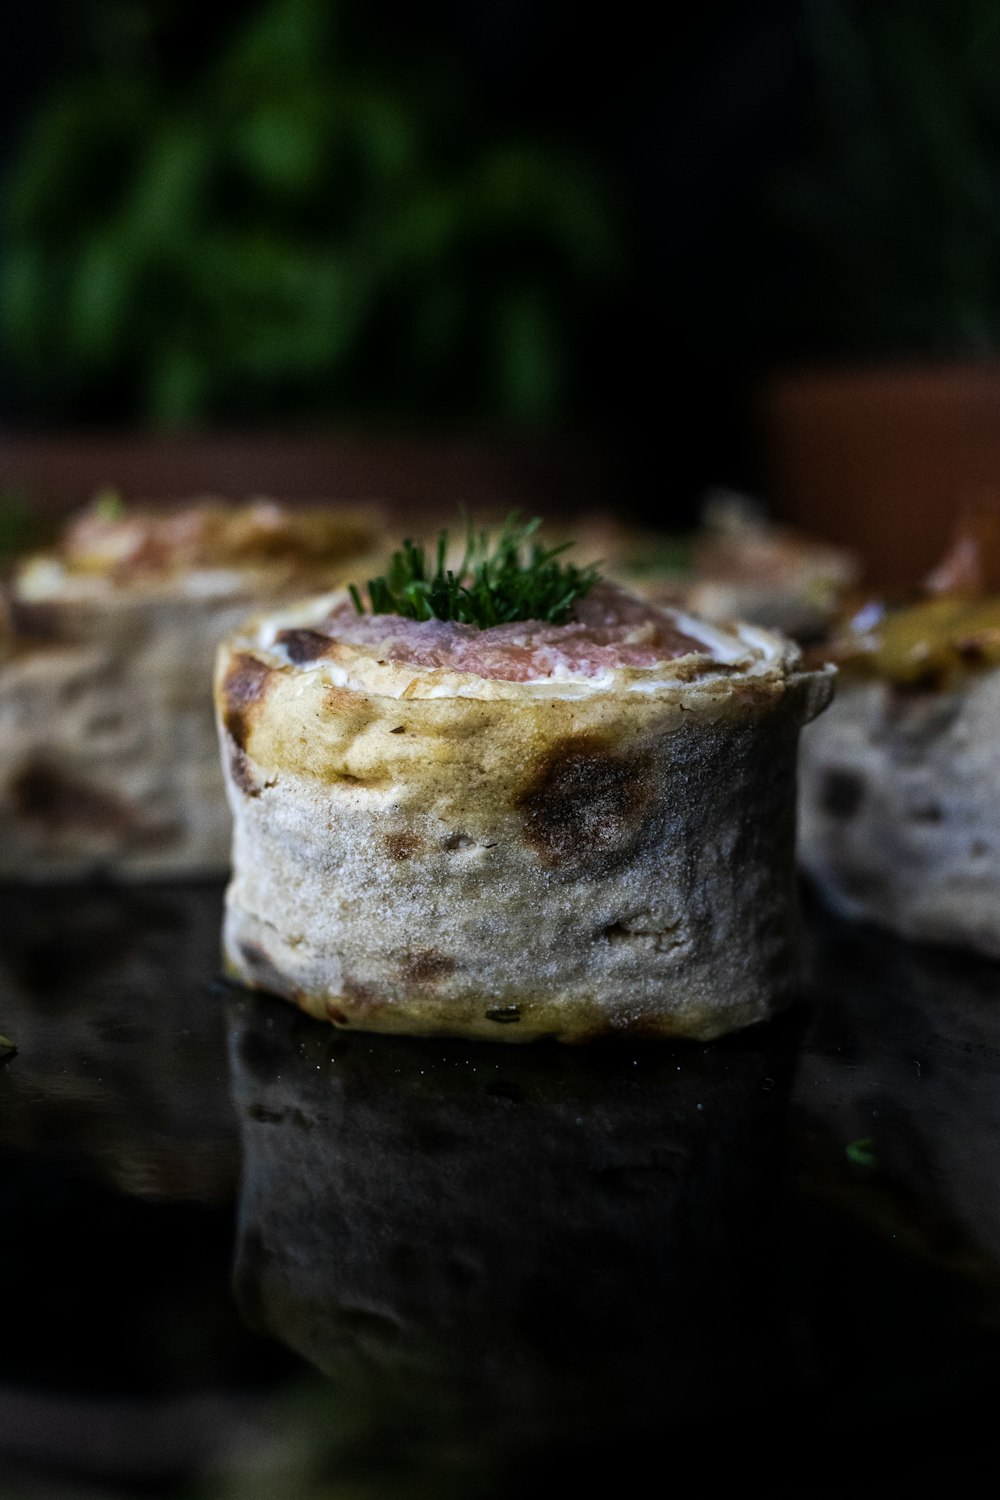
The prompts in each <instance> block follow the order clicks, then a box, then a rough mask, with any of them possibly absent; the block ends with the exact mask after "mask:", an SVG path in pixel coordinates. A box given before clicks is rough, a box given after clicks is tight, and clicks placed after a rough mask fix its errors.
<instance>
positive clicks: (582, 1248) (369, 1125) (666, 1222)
mask: <svg viewBox="0 0 1000 1500" xmlns="http://www.w3.org/2000/svg"><path fill="white" fill-rule="evenodd" d="M788 1041H789V1036H788V1030H787V1027H786V1026H782V1027H777V1028H770V1029H768V1030H767V1031H764V1032H761V1031H756V1032H750V1033H747V1034H746V1035H745V1036H744V1037H742V1038H739V1039H736V1040H734V1041H731V1042H729V1043H727V1044H724V1045H719V1046H717V1047H715V1048H712V1049H704V1050H703V1049H700V1048H699V1049H695V1048H692V1047H686V1046H684V1045H677V1046H675V1047H671V1048H667V1047H663V1048H659V1049H655V1050H652V1049H645V1050H644V1049H639V1050H633V1049H630V1050H628V1051H619V1050H616V1049H611V1050H607V1049H604V1048H598V1049H595V1050H593V1051H590V1050H588V1051H587V1052H585V1053H583V1054H581V1053H580V1052H578V1051H576V1050H575V1049H574V1050H573V1051H569V1052H564V1051H562V1050H561V1049H558V1050H553V1049H549V1048H544V1049H541V1050H535V1049H521V1048H516V1049H511V1048H497V1047H490V1046H485V1045H483V1044H478V1045H476V1046H475V1047H473V1048H469V1047H467V1046H463V1045H460V1044H457V1043H441V1042H437V1043H431V1042H428V1041H421V1040H410V1041H401V1040H395V1039H389V1038H380V1037H374V1038H371V1037H358V1038H351V1039H350V1040H347V1041H345V1040H344V1039H342V1038H336V1039H333V1038H331V1036H330V1034H329V1033H328V1032H326V1031H323V1030H321V1029H319V1028H317V1027H315V1026H314V1025H313V1024H312V1023H310V1022H307V1021H305V1020H303V1019H302V1018H300V1017H297V1016H296V1014H295V1012H294V1011H291V1010H286V1009H284V1008H282V1007H280V1006H277V1005H275V1004H273V1003H272V1002H270V1001H262V1000H255V1001H249V1000H248V1001H246V1002H242V1003H241V1004H240V1005H239V1007H238V1008H237V1009H236V1011H235V1013H234V1019H233V1023H232V1034H231V1061H232V1069H233V1086H234V1093H235V1099H236V1103H237V1107H238V1110H239V1114H240V1119H241V1128H242V1135H243V1145H244V1177H243V1185H242V1192H241V1201H240V1216H239V1249H238V1256H237V1267H236V1278H235V1280H236V1289H237V1295H238V1298H239V1300H240V1303H241V1305H242V1307H243V1308H244V1311H245V1313H246V1314H247V1316H248V1317H249V1318H250V1319H251V1321H252V1322H253V1323H254V1324H255V1325H257V1326H259V1327H261V1328H263V1329H266V1330H267V1331H269V1332H271V1333H273V1334H275V1335H277V1336H278V1337H279V1338H281V1339H282V1340H284V1341H285V1342H286V1343H287V1344H289V1345H290V1346H291V1347H293V1348H294V1349H296V1350H297V1351H298V1352H299V1353H301V1354H303V1355H304V1356H305V1357H306V1358H308V1359H309V1360H311V1361H312V1362H313V1363H314V1364H316V1365H317V1366H319V1368H320V1369H321V1370H323V1371H324V1372H325V1373H326V1374H327V1375H329V1376H330V1377H332V1378H334V1379H336V1380H338V1381H340V1382H342V1383H343V1384H344V1386H345V1387H346V1388H348V1389H350V1390H352V1391H353V1392H355V1393H356V1394H358V1393H360V1392H367V1393H368V1394H369V1397H370V1399H371V1400H372V1402H373V1403H374V1404H375V1405H376V1406H377V1408H378V1409H379V1411H380V1412H381V1413H382V1414H383V1417H384V1420H385V1421H386V1422H387V1423H389V1424H390V1425H391V1424H393V1423H394V1422H398V1423H399V1424H402V1425H404V1426H405V1424H406V1423H407V1421H408V1420H413V1421H414V1422H415V1423H416V1425H417V1428H418V1429H420V1428H421V1427H422V1424H424V1423H432V1424H434V1425H435V1427H437V1428H439V1427H440V1424H441V1423H445V1424H447V1425H449V1426H450V1425H452V1424H454V1426H455V1428H456V1429H459V1428H460V1429H461V1431H462V1432H463V1433H465V1435H466V1436H467V1437H469V1440H470V1441H472V1440H476V1439H478V1440H483V1439H484V1435H485V1437H486V1438H488V1436H489V1434H490V1433H494V1434H495V1435H499V1434H500V1431H501V1429H503V1430H504V1431H506V1432H507V1434H508V1435H511V1434H517V1435H518V1436H519V1437H521V1438H527V1437H531V1436H535V1435H540V1434H543V1433H546V1432H548V1433H549V1434H550V1435H551V1434H552V1433H553V1432H558V1431H561V1430H566V1429H568V1427H570V1426H573V1427H574V1428H575V1430H580V1429H579V1424H580V1423H581V1422H582V1421H586V1422H587V1423H596V1424H597V1426H598V1427H602V1426H610V1427H611V1429H612V1430H619V1429H621V1428H622V1427H623V1426H627V1425H629V1424H632V1423H636V1424H641V1423H643V1422H645V1423H647V1424H648V1423H649V1422H650V1421H651V1420H652V1421H659V1420H661V1419H662V1412H663V1410H665V1409H669V1411H670V1413H671V1419H672V1420H674V1419H678V1418H682V1417H683V1414H684V1413H685V1412H687V1411H690V1412H692V1413H698V1414H700V1415H701V1416H703V1415H704V1412H705V1411H706V1410H708V1409H709V1407H710V1406H712V1409H715V1404H716V1403H718V1401H719V1400H721V1399H724V1398H725V1395H726V1393H727V1391H728V1392H732V1391H735V1390H736V1389H737V1388H738V1387H740V1386H741V1385H743V1384H745V1381H746V1370H745V1368H744V1367H743V1360H744V1359H745V1358H748V1357H752V1356H751V1355H749V1350H750V1348H751V1346H752V1345H753V1344H754V1343H755V1341H757V1340H759V1339H762V1338H763V1337H765V1334H764V1324H765V1323H766V1321H767V1319H768V1316H769V1308H768V1291H767V1288H768V1282H769V1277H770V1272H771V1266H772V1263H773V1243H772V1241H773V1236H774V1233H775V1229H774V1209H775V1205H776V1197H777V1190H778V1186H779V1184H780V1180H781V1173H782V1152H781V1144H780V1143H781V1137H782V1133H783V1119H784V1087H783V1085H784V1079H785V1074H786V1071H787V1068H786V1060H787V1051H788ZM744 1339H745V1340H746V1347H745V1346H744ZM742 1399H743V1402H744V1407H745V1402H746V1396H745V1395H744V1396H743V1398H742ZM658 1414H659V1415H658Z"/></svg>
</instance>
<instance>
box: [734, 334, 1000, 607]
mask: <svg viewBox="0 0 1000 1500" xmlns="http://www.w3.org/2000/svg"><path fill="white" fill-rule="evenodd" d="M757 420H758V432H759V435H760V439H761V443H762V458H763V467H764V474H765V480H766V482H767V484H768V486H769V491H768V493H769V495H770V496H771V498H772V500H773V503H774V508H775V511H776V513H777V514H778V515H779V516H780V517H781V518H783V519H784V520H787V521H791V522H794V523H795V524H796V525H798V526H802V527H804V528H808V530H810V531H812V532H816V533H818V534H820V535H822V536H825V537H828V538H829V540H830V541H833V542H841V543H844V544H845V545H847V546H850V547H853V548H854V549H855V550H856V551H857V552H859V553H860V555H861V557H862V559H863V560H864V563H865V564H866V567H867V573H866V578H867V580H868V581H869V582H872V583H875V584H878V585H884V586H900V585H902V586H906V585H910V584H913V583H915V582H917V581H918V580H919V579H920V578H921V577H923V575H924V574H925V573H927V572H928V570H929V569H930V568H932V567H933V566H934V564H935V563H936V562H937V561H938V559H939V558H940V556H941V554H942V553H943V551H944V549H945V548H946V546H947V544H948V541H949V539H950V536H951V534H952V531H953V528H954V526H955V521H956V518H957V515H958V513H959V512H960V510H961V509H962V507H963V505H964V504H965V503H967V502H968V501H969V500H970V499H972V498H974V497H975V496H976V495H977V494H981V493H982V491H983V490H984V489H993V490H1000V363H992V362H990V363H975V364H973V363H968V364H936V365H931V364H927V365H900V366H885V367H879V366H875V367H872V368H868V369H845V370H815V371H802V372H798V373H794V374H791V373H786V374H782V375H780V376H777V377H775V378H773V379H771V380H770V381H768V382H767V383H766V385H765V386H764V388H763V389H762V390H761V392H760V396H759V400H758V403H757Z"/></svg>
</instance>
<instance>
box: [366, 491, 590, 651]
mask: <svg viewBox="0 0 1000 1500" xmlns="http://www.w3.org/2000/svg"><path fill="white" fill-rule="evenodd" d="M540 525H541V521H540V520H538V519H537V518H536V519H535V520H533V521H527V522H522V521H521V519H520V517H519V516H517V515H512V516H509V517H508V518H507V521H506V522H505V524H504V527H503V530H502V531H501V533H500V536H499V537H498V539H497V541H496V542H495V544H493V545H491V544H490V539H489V537H488V535H487V534H486V532H479V533H478V534H476V533H475V532H474V531H473V530H472V527H471V526H470V527H469V530H468V534H467V537H466V543H465V555H464V557H463V558H462V561H461V563H460V565H459V566H458V567H457V568H455V569H452V568H449V567H448V566H447V556H448V533H447V531H442V532H441V533H440V535H439V536H438V540H437V547H436V549H435V553H434V556H433V558H432V561H430V562H429V561H428V557H427V552H426V549H425V548H424V546H423V544H422V543H420V542H413V541H410V540H409V539H407V540H406V541H405V542H404V543H403V545H402V547H401V548H400V549H399V551H398V552H394V553H393V555H392V561H391V562H390V564H389V567H388V568H387V570H386V572H385V573H384V574H383V575H382V576H381V577H380V578H370V579H369V580H368V608H370V611H371V613H372V614H374V615H405V616H406V618H407V619H409V620H455V621H457V622H459V623H460V624H463V625H478V627H479V628H480V630H485V629H486V628H487V626H490V625H508V624H510V623H511V622H512V621H514V620H544V621H546V622H548V623H549V624H552V625H558V624H561V622H562V621H563V620H565V619H566V617H567V615H568V614H569V612H570V610H571V609H572V608H573V605H574V604H575V603H576V602H577V600H578V599H582V598H583V596H584V594H586V593H588V592H589V591H590V589H592V588H593V587H594V584H595V583H597V581H598V578H599V576H600V575H599V573H598V570H597V568H596V566H594V565H591V566H589V567H586V568H578V567H577V566H576V565H575V564H574V563H568V562H564V561H563V560H562V554H563V553H564V552H565V551H566V550H567V548H569V547H571V546H572V545H573V543H572V542H563V543H562V544H561V545H560V546H558V547H543V546H542V544H541V543H540V542H539V541H537V540H535V533H536V532H537V531H538V528H539V526H540ZM350 593H351V598H352V599H353V600H354V607H355V609H356V610H357V611H358V614H365V613H366V612H367V610H366V606H365V602H364V600H363V598H362V596H361V592H360V590H359V589H358V588H356V587H355V585H354V584H351V585H350Z"/></svg>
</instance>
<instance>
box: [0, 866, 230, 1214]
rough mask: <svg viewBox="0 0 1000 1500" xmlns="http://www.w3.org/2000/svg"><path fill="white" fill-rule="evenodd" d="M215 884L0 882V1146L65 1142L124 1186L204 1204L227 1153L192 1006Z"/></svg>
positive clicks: (202, 1021)
mask: <svg viewBox="0 0 1000 1500" xmlns="http://www.w3.org/2000/svg"><path fill="white" fill-rule="evenodd" d="M221 906H222V892H221V888H220V887H217V886H193V887H189V888H179V887H166V886H164V887H156V888H154V889H147V890H141V889H138V888H134V887H133V888H130V889H127V890H112V889H102V888H100V887H88V888H87V889H86V890H83V889H71V888H66V887H64V888H58V887H53V888H48V889H45V890H38V889H34V890H20V891H19V890H16V889H14V888H8V889H6V890H5V891H4V893H3V900H2V902H0V1033H4V1034H5V1035H8V1036H10V1037H11V1038H12V1039H13V1040H14V1041H15V1042H16V1043H17V1046H18V1049H19V1050H18V1055H17V1058H16V1059H15V1061H14V1062H13V1063H12V1064H11V1065H10V1066H8V1067H7V1068H6V1069H5V1077H4V1088H5V1094H6V1096H7V1106H6V1107H5V1108H4V1109H3V1110H2V1111H0V1146H4V1147H15V1148H17V1149H19V1150H23V1151H35V1150H40V1149H42V1148H43V1147H44V1148H47V1149H49V1150H51V1149H52V1148H53V1146H54V1143H57V1142H64V1143H65V1145H66V1149H68V1150H70V1151H71V1152H72V1153H73V1154H74V1156H75V1155H79V1156H80V1157H82V1158H89V1159H90V1162H91V1164H92V1165H93V1166H94V1167H95V1168H96V1169H97V1171H98V1172H99V1173H100V1174H101V1175H102V1176H103V1175H105V1174H106V1175H107V1176H109V1177H110V1178H111V1179H112V1181H113V1182H114V1183H115V1184H116V1186H117V1187H118V1188H119V1189H120V1190H121V1191H123V1192H125V1193H128V1194H129V1195H136V1196H140V1197H148V1198H174V1199H177V1198H183V1199H198V1200H201V1201H218V1200H220V1199H224V1198H226V1197H227V1196H228V1195H229V1194H230V1193H231V1192H232V1190H233V1186H234V1182H235V1177H236V1170H237V1163H236V1150H237V1148H236V1140H235V1131H234V1129H233V1125H232V1115H231V1110H230V1108H229V1105H228V1101H227V1100H226V1098H225V1093H224V1090H223V1089H221V1088H220V1085H219V1056H220V1052H221V1049H222V1046H223V1042H222V1037H221V1034H220V1033H221V1022H220V1021H218V1020H217V1021H216V1022H215V1023H214V1024H212V1020H211V1016H210V1015H209V1016H206V1004H207V997H206V985H207V984H208V982H209V980H210V979H211V976H212V974H213V972H214V971H215V969H216V967H217V964H218V927H219V920H220V914H221Z"/></svg>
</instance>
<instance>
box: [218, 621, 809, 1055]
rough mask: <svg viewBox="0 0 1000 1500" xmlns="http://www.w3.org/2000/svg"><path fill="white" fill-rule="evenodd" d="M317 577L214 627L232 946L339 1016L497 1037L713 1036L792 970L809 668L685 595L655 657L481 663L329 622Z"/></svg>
mask: <svg viewBox="0 0 1000 1500" xmlns="http://www.w3.org/2000/svg"><path fill="white" fill-rule="evenodd" d="M331 602H333V603H335V602H336V596H330V597H327V598H325V599H320V600H316V601H313V602H312V603H311V604H309V605H307V606H303V607H302V608H300V609H299V610H297V611H294V612H291V613H287V614H285V615H277V616H275V615H272V616H270V617H269V618H266V619H262V620H260V621H258V622H256V623H255V624H254V625H252V626H251V627H248V629H247V630H246V631H244V632H242V633H238V634H237V635H235V636H233V637H230V639H229V640H228V641H227V642H226V643H225V644H224V645H223V647H222V648H221V650H220V653H219V657H218V662H217V672H216V707H217V713H218V721H219V732H220V739H221V744H222V750H223V759H224V763H225V767H226V777H227V786H228V794H229V798H230V805H231V807H232V810H233V814H234V818H235V833H234V846H233V871H234V873H233V879H232V883H231V885H230V887H229V892H228V897H227V915H226V922H225V936H224V946H225V957H226V963H227V965H228V968H229V970H230V972H231V974H233V975H234V976H235V977H237V978H239V979H240V980H242V981H243V982H244V983H246V984H248V985H250V986H252V987H255V988H259V989H265V990H270V991H272V992H275V993H277V994H280V995H283V996H285V997H286V998H287V999H289V1000H292V1001H293V1002H294V1003H295V1004H297V1005H299V1006H301V1007H302V1008H303V1009H304V1010H306V1011H308V1012H309V1013H310V1014H312V1015H314V1016H317V1017H320V1018H325V1019H328V1020H330V1021H332V1022H333V1023H334V1024H335V1025H337V1026H345V1027H356V1028H361V1029H367V1030H373V1031H400V1032H443V1033H451V1034H459V1035H465V1036H481V1037H493V1038H501V1039H504V1040H527V1039H529V1038H532V1037H537V1036H543V1035H545V1036H555V1037H559V1038H561V1039H563V1040H567V1041H578V1040H583V1039H586V1038H589V1037H592V1036H596V1035H598V1034H600V1033H604V1032H609V1031H613V1032H633V1033H640V1034H644V1035H687V1036H692V1037H698V1038H710V1037H713V1036H716V1035H719V1034H720V1033H722V1032H726V1031H730V1030H733V1029H735V1028H738V1027H742V1026H747V1025H750V1024H751V1023H753V1022H755V1021H759V1020H761V1019H763V1018H765V1017H767V1016H769V1015H770V1014H771V1013H772V1012H773V1011H774V1010H775V1009H776V1008H777V1007H779V1006H780V1005H781V1004H782V1003H783V1002H784V1001H786V1000H787V999H788V998H789V996H790V994H791V989H792V984H793V976H794V954H795V933H796V915H797V914H796V894H795V885H794V874H793V840H794V801H795V791H794V786H795V758H796V744H797V740H798V734H799V729H800V727H801V725H802V724H803V722H805V721H806V720H807V719H808V718H810V717H812V716H813V715H814V714H815V713H817V712H818V711H819V710H820V708H822V707H823V706H824V704H825V703H826V701H827V699H828V697H829V693H830V676H829V674H828V673H823V672H821V673H806V672H802V671H801V670H800V667H799V656H798V653H797V650H796V649H795V648H794V647H793V646H791V645H790V644H789V643H787V642H785V641H783V640H781V638H779V637H776V636H771V635H768V634H766V633H764V632H762V631H759V630H755V629H752V628H750V627H744V626H740V627H733V628H732V629H731V630H729V631H725V632H723V631H720V630H719V629H718V628H716V627H710V626H707V625H703V624H701V623H700V622H696V621H692V620H691V619H690V618H689V617H686V616H684V617H678V621H679V623H681V624H682V625H683V629H684V630H685V631H686V632H689V633H690V632H691V631H700V632H701V635H700V636H699V639H703V640H704V642H705V650H704V654H701V653H700V652H694V653H689V654H687V655H685V656H684V657H682V658H680V659H678V660H675V661H668V662H665V663H662V664H661V665H660V666H659V667H658V668H657V669H656V671H655V672H654V673H652V674H651V673H650V672H649V671H647V670H640V669H627V668H623V669H619V670H614V671H608V672H603V673H602V674H601V675H600V676H599V677H594V678H588V677H581V676H580V675H579V674H577V675H574V674H569V675H568V676H565V677H563V678H559V679H557V678H550V679H548V680H532V681H527V682H523V681H521V682H511V681H505V680H497V679H495V678H489V679H487V678H482V677H477V676H476V675H475V674H473V673H469V672H456V671H450V670H445V669H440V668H437V669H429V668H420V667H414V666H412V665H407V664H405V663H402V662H399V661H384V660H379V659H377V657H376V656H374V655H366V654H365V652H364V650H363V649H355V648H351V647H347V646H344V645H342V644H340V643H338V642H337V641H336V640H331V639H330V638H329V636H328V635H324V633H323V632H322V630H319V629H316V628H315V627H317V626H320V625H321V624H322V622H323V621H324V620H325V619H327V618H328V617H329V614H330V610H331ZM720 658H723V659H722V660H720Z"/></svg>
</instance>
